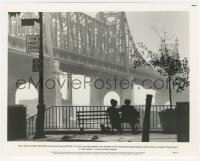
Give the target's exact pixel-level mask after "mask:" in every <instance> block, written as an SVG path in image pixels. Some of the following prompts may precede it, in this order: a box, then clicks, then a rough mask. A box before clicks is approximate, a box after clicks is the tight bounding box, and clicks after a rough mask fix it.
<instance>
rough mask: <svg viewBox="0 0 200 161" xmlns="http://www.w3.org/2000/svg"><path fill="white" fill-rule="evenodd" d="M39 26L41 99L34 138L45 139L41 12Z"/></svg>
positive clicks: (39, 100) (40, 13) (41, 13)
mask: <svg viewBox="0 0 200 161" xmlns="http://www.w3.org/2000/svg"><path fill="white" fill-rule="evenodd" d="M39 24H40V48H39V60H40V66H39V80H40V83H39V99H38V106H37V118H36V133H35V136H34V138H35V139H36V138H43V137H45V134H44V116H45V104H44V88H43V82H44V70H43V69H44V67H43V61H44V53H43V12H39Z"/></svg>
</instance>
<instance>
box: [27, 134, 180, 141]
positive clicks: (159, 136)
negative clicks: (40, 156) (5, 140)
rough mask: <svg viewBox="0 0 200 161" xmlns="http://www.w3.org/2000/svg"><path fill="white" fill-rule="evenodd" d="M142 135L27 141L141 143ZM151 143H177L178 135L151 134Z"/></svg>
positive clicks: (85, 135) (71, 137) (49, 138)
mask: <svg viewBox="0 0 200 161" xmlns="http://www.w3.org/2000/svg"><path fill="white" fill-rule="evenodd" d="M141 140H142V134H141V133H140V134H131V133H130V134H129V133H126V134H115V135H104V134H84V135H79V134H62V135H61V134H59V135H46V137H45V138H42V139H35V140H33V136H29V138H28V139H27V140H26V141H47V142H48V141H49V142H60V141H61V142H141ZM149 140H150V142H176V141H177V136H176V134H162V133H151V134H150V139H149Z"/></svg>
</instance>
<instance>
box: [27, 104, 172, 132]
mask: <svg viewBox="0 0 200 161" xmlns="http://www.w3.org/2000/svg"><path fill="white" fill-rule="evenodd" d="M107 108H108V106H52V107H49V108H47V109H46V110H45V123H44V130H45V131H72V132H73V131H79V126H78V121H77V117H76V113H77V111H105V110H106V109H107ZM135 108H136V109H137V110H138V111H139V113H140V122H139V125H138V126H139V130H142V128H143V120H144V115H145V105H136V106H135ZM168 108H170V106H169V105H152V106H151V113H150V131H162V127H161V124H160V119H159V116H158V112H160V111H163V110H166V109H168ZM173 108H175V105H173ZM36 118H37V115H34V116H32V117H30V118H28V119H27V135H31V134H34V133H35V129H36V127H35V126H36ZM123 128H124V131H128V130H130V129H131V128H130V125H129V124H128V123H124V124H123ZM86 129H90V130H98V129H100V126H98V125H95V124H91V125H90V126H89V127H88V126H87V128H86Z"/></svg>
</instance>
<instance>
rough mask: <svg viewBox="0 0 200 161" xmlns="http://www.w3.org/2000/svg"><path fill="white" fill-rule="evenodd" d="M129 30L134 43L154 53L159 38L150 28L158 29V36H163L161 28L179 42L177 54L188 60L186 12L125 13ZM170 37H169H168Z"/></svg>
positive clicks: (187, 15)
mask: <svg viewBox="0 0 200 161" xmlns="http://www.w3.org/2000/svg"><path fill="white" fill-rule="evenodd" d="M126 16H127V20H128V23H129V28H130V30H131V34H132V36H133V39H134V41H135V43H137V42H143V43H144V44H146V46H147V47H148V48H149V49H150V50H152V51H154V52H156V51H157V49H158V47H159V44H160V38H159V36H158V35H157V34H156V32H155V31H154V30H153V29H152V28H151V26H153V27H156V28H158V29H159V30H161V31H159V30H158V31H159V34H160V35H163V32H162V31H163V27H164V28H165V30H166V31H167V32H168V33H169V32H170V31H172V34H171V35H174V37H173V41H172V40H170V41H167V43H173V42H174V40H175V38H178V41H179V54H180V56H181V57H182V58H183V57H188V58H189V13H188V12H171V11H170V12H163V11H162V12H153V11H152V12H147V11H146V12H126ZM169 37H170V36H169Z"/></svg>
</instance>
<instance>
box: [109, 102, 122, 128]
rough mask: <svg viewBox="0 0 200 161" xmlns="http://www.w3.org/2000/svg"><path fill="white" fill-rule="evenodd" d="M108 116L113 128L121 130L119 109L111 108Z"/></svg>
mask: <svg viewBox="0 0 200 161" xmlns="http://www.w3.org/2000/svg"><path fill="white" fill-rule="evenodd" d="M107 113H108V116H109V118H110V122H111V124H112V127H113V128H114V129H117V130H119V131H120V130H121V121H120V115H119V109H117V108H116V107H115V106H110V107H108V109H107Z"/></svg>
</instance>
